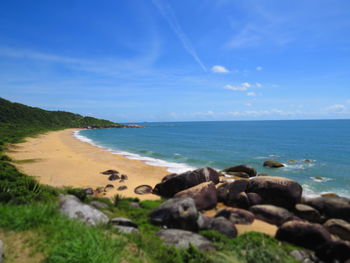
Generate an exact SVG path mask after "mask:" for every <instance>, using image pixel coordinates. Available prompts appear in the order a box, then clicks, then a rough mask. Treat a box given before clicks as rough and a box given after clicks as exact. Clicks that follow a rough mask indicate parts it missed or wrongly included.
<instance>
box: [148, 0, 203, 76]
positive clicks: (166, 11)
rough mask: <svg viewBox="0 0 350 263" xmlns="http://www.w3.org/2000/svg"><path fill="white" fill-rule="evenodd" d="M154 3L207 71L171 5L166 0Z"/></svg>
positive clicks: (153, 1)
mask: <svg viewBox="0 0 350 263" xmlns="http://www.w3.org/2000/svg"><path fill="white" fill-rule="evenodd" d="M152 3H153V4H154V5H155V6H156V7H157V9H158V10H159V12H160V13H161V14H162V16H163V17H164V18H165V19H166V20H167V22H168V23H169V25H170V27H171V28H172V30H173V31H174V33H175V34H176V35H177V37H178V38H179V39H180V41H181V43H182V45H183V47H184V48H185V50H186V51H187V52H188V53H189V54H190V55H191V56H192V57H193V59H194V60H195V61H196V62H197V63H198V64H199V66H200V67H201V68H202V69H203V70H204V71H207V68H206V67H205V66H204V64H203V62H202V61H201V59H200V58H199V56H198V55H197V52H196V50H195V48H194V47H193V45H192V43H191V41H190V40H189V38H188V37H187V36H186V34H185V33H184V31H183V30H182V28H181V26H180V24H179V22H178V21H177V18H176V16H175V14H174V12H173V10H172V8H171V6H170V5H169V4H168V3H167V2H166V0H163V1H160V0H152Z"/></svg>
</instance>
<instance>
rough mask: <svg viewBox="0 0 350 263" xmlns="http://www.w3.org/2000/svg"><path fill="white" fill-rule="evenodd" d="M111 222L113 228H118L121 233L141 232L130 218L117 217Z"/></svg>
mask: <svg viewBox="0 0 350 263" xmlns="http://www.w3.org/2000/svg"><path fill="white" fill-rule="evenodd" d="M109 222H110V224H111V225H112V226H113V227H115V228H117V229H118V230H119V231H120V232H121V233H124V234H131V233H139V230H138V229H137V228H138V226H137V225H136V224H135V223H134V222H132V221H131V220H130V219H128V218H124V217H115V218H112V219H111V220H110V221H109Z"/></svg>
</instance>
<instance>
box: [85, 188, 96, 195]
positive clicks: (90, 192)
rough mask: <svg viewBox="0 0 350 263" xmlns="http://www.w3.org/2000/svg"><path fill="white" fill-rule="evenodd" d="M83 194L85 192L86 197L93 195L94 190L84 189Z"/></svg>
mask: <svg viewBox="0 0 350 263" xmlns="http://www.w3.org/2000/svg"><path fill="white" fill-rule="evenodd" d="M84 192H85V193H86V194H87V195H93V194H94V189H92V188H91V187H88V188H85V189H84Z"/></svg>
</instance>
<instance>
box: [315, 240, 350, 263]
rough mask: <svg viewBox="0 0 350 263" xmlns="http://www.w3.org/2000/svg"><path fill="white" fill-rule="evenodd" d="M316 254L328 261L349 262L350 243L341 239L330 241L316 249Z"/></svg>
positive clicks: (331, 262)
mask: <svg viewBox="0 0 350 263" xmlns="http://www.w3.org/2000/svg"><path fill="white" fill-rule="evenodd" d="M316 256H317V257H318V258H319V259H321V260H322V261H323V262H327V263H328V262H330V263H333V262H339V263H348V262H349V261H350V245H349V243H346V242H344V241H341V240H338V241H329V242H327V243H325V244H324V245H322V246H320V247H319V248H317V249H316Z"/></svg>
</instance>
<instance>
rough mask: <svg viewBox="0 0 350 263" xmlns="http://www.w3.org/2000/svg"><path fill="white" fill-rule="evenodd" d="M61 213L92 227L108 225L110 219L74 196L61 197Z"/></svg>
mask: <svg viewBox="0 0 350 263" xmlns="http://www.w3.org/2000/svg"><path fill="white" fill-rule="evenodd" d="M58 199H59V201H60V205H59V206H60V208H59V209H60V212H61V214H63V215H64V216H67V217H68V218H76V219H78V220H80V221H82V222H84V223H87V224H89V225H92V226H96V225H99V224H104V223H108V221H109V219H108V217H107V216H106V215H105V214H104V213H102V212H101V211H99V210H97V209H96V208H94V207H92V206H90V205H87V204H84V203H82V202H80V201H79V199H78V198H76V197H75V196H73V195H60V196H59V197H58Z"/></svg>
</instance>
